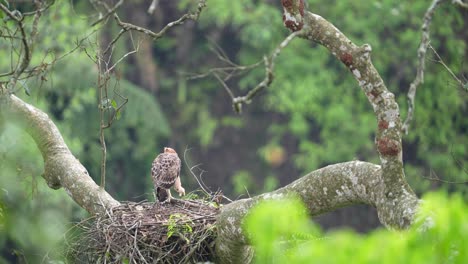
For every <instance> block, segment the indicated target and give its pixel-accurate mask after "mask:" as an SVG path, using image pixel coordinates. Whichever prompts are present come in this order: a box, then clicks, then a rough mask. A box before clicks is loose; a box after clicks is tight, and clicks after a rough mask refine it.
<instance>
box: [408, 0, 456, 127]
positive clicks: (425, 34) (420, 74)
mask: <svg viewBox="0 0 468 264" xmlns="http://www.w3.org/2000/svg"><path fill="white" fill-rule="evenodd" d="M445 1H447V0H433V2H432V4H431V5H430V6H429V8H428V9H427V11H426V14H424V18H423V24H422V26H421V31H422V32H421V44H419V48H418V66H417V68H416V78H415V79H414V80H413V82H412V83H411V84H410V88H409V90H408V113H407V114H406V120H405V122H404V123H403V126H402V131H403V132H404V133H405V134H408V131H409V126H410V123H411V121H412V120H413V116H414V107H415V105H414V98H415V97H416V90H417V88H418V86H419V85H421V84H422V83H424V69H425V68H426V52H427V47H428V46H429V43H430V41H431V39H430V27H431V23H432V17H433V16H434V13H435V11H436V9H437V7H438V6H439V5H440V4H442V3H443V2H445Z"/></svg>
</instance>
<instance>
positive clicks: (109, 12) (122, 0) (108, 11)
mask: <svg viewBox="0 0 468 264" xmlns="http://www.w3.org/2000/svg"><path fill="white" fill-rule="evenodd" d="M123 2H124V0H120V1H119V2H117V4H115V5H114V7H113V8H111V9H109V8H108V7H107V5H105V3H104V2H102V3H101V4H102V5H104V6H105V7H106V8H107V9H108V10H107V13H106V14H105V15H104V16H101V17H100V18H99V19H98V20H96V21H95V22H93V23H92V24H91V26H95V25H97V24H99V23H101V22H102V21H104V20H105V19H107V18H108V17H109V16H110V15H112V14H114V13H115V11H117V9H118V8H119V7H120V6H121V5H122V4H123Z"/></svg>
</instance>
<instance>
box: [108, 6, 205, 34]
mask: <svg viewBox="0 0 468 264" xmlns="http://www.w3.org/2000/svg"><path fill="white" fill-rule="evenodd" d="M205 7H206V0H199V2H198V8H197V10H196V11H195V12H194V13H186V14H184V15H183V16H181V17H180V18H179V19H177V20H175V21H172V22H170V23H168V24H166V26H164V27H163V28H162V29H161V30H160V31H159V32H157V33H156V32H153V31H151V30H149V29H147V28H143V27H140V26H136V25H133V24H130V23H126V22H123V21H121V20H120V18H119V16H117V14H115V13H114V18H115V20H116V22H117V24H118V25H119V26H120V27H121V28H122V29H123V30H124V31H129V30H133V31H138V32H141V33H143V34H145V35H147V36H149V37H151V38H152V39H153V40H158V39H160V38H161V37H163V36H164V35H165V34H166V32H167V31H168V30H169V29H171V28H173V27H174V26H177V25H182V24H183V23H184V22H185V21H186V20H197V19H198V17H199V16H200V13H201V12H202V11H203V9H204V8H205ZM119 34H120V33H119Z"/></svg>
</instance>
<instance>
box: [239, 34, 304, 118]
mask: <svg viewBox="0 0 468 264" xmlns="http://www.w3.org/2000/svg"><path fill="white" fill-rule="evenodd" d="M301 34H302V31H296V32H293V33H292V34H290V35H289V36H288V37H286V38H285V39H284V40H283V41H282V42H281V44H280V45H279V46H278V47H277V48H276V49H275V50H274V52H273V54H272V55H271V56H270V57H269V58H268V57H264V63H265V78H264V79H263V80H262V81H261V82H260V83H259V84H257V86H255V87H254V88H253V89H251V90H250V91H249V92H248V93H247V94H246V95H244V96H238V97H235V98H233V100H232V105H233V107H234V110H235V111H236V112H237V113H241V112H242V104H244V103H246V104H248V103H250V101H251V100H252V98H254V97H255V96H256V95H257V94H258V93H259V92H260V91H262V90H263V89H265V88H267V87H269V86H270V84H271V83H272V82H273V77H274V76H273V70H274V67H275V64H274V62H275V59H276V57H278V55H279V54H280V53H281V51H282V50H283V49H284V48H286V47H287V46H288V44H289V43H290V42H291V41H292V40H293V39H294V38H296V37H297V36H299V35H301Z"/></svg>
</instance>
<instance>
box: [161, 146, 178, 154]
mask: <svg viewBox="0 0 468 264" xmlns="http://www.w3.org/2000/svg"><path fill="white" fill-rule="evenodd" d="M164 153H173V154H177V152H176V151H175V150H174V149H173V148H168V147H165V148H164Z"/></svg>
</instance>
